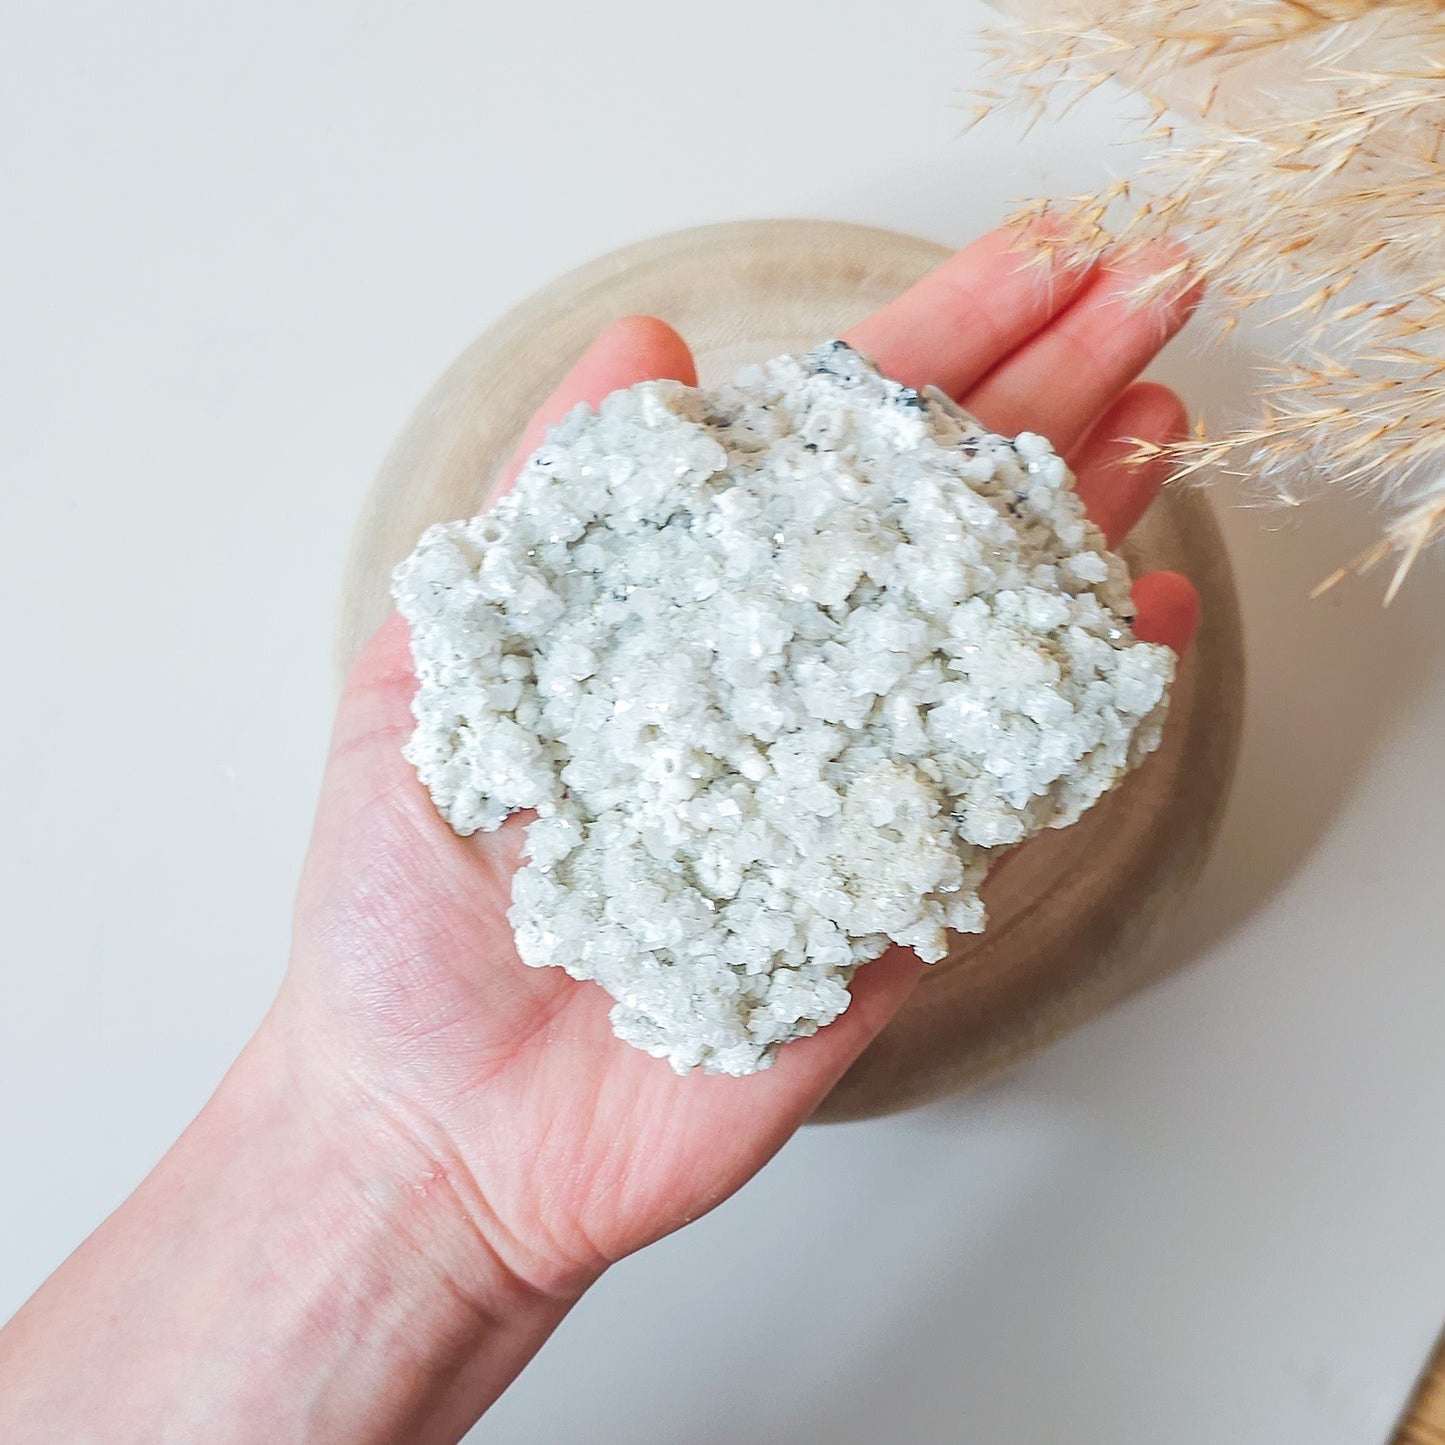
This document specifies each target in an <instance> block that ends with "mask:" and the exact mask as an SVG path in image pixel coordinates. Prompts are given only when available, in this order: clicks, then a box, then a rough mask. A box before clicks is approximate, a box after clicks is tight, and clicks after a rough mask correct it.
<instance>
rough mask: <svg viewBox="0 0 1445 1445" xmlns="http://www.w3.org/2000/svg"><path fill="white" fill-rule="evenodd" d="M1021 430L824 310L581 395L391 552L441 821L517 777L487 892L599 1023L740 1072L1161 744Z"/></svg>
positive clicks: (1152, 688)
mask: <svg viewBox="0 0 1445 1445" xmlns="http://www.w3.org/2000/svg"><path fill="white" fill-rule="evenodd" d="M1072 487H1073V479H1072V477H1071V476H1070V474H1069V472H1068V470H1067V468H1066V467H1065V466H1064V463H1063V462H1062V461H1061V460H1060V458H1059V457H1058V456H1056V455H1055V454H1054V452H1053V451H1052V450H1051V448H1050V446H1049V443H1048V442H1047V441H1045V440H1044V439H1043V438H1042V437H1040V436H1036V435H1033V434H1031V433H1027V432H1026V433H1023V434H1022V435H1020V436H1018V437H1017V438H1015V439H1013V440H1012V441H1009V440H1008V439H1006V438H1004V437H1000V436H995V435H993V434H992V433H990V432H988V431H986V430H985V429H984V428H983V427H981V426H980V425H979V424H978V423H977V422H976V421H974V420H973V419H972V418H971V417H970V416H968V414H967V413H966V412H964V411H962V410H961V409H960V408H959V407H958V406H956V405H955V404H954V403H953V402H952V401H951V400H949V398H947V397H946V396H944V395H943V394H942V393H941V392H938V391H935V390H931V389H930V390H928V391H925V392H923V393H919V392H916V391H913V390H911V389H909V388H906V387H902V386H899V385H897V384H896V383H894V382H892V381H889V380H886V379H885V378H883V377H882V376H880V375H879V374H878V372H877V371H876V370H874V368H873V367H872V366H871V365H870V364H869V363H868V362H867V361H866V360H865V359H864V358H862V357H861V356H859V355H858V354H857V353H856V352H854V351H852V350H850V349H849V348H848V347H846V346H845V345H844V344H843V343H841V342H832V343H830V344H828V345H826V346H822V347H819V348H818V349H817V350H815V351H813V352H811V353H809V354H808V355H807V356H804V357H801V358H798V357H781V358H779V359H777V360H775V361H771V362H769V363H767V364H766V365H763V366H755V367H749V368H747V369H745V370H744V371H742V372H741V373H740V374H739V375H738V377H737V378H736V380H735V381H734V382H733V383H732V384H731V385H728V386H723V387H721V388H719V389H717V390H715V391H701V390H697V389H694V388H689V387H685V386H682V385H680V384H678V383H675V382H668V381H657V382H645V383H642V384H641V385H638V386H634V387H632V388H630V389H628V390H625V391H619V392H616V393H614V394H613V395H611V396H609V397H608V398H606V400H604V401H603V402H602V404H601V406H600V407H599V408H598V410H597V411H596V412H593V411H592V410H590V409H589V408H587V407H584V406H579V407H578V408H577V409H576V410H574V411H573V412H572V413H570V414H569V415H568V416H567V417H566V418H565V419H564V420H563V421H562V422H561V423H560V424H559V425H558V426H556V427H554V428H553V429H552V430H551V432H550V433H549V434H548V436H547V439H546V441H545V443H544V444H543V446H542V447H541V449H540V450H539V451H538V452H537V453H536V454H535V455H534V456H533V457H532V458H531V459H530V460H529V461H528V462H527V464H526V465H525V466H524V467H523V469H522V472H521V474H520V476H519V478H518V480H517V483H516V486H515V487H514V489H513V490H512V491H511V492H510V493H509V494H508V495H507V496H506V497H504V498H503V499H502V500H501V501H500V502H498V503H497V505H496V506H495V507H493V508H492V510H491V511H489V512H487V513H486V514H484V515H483V516H480V517H476V518H474V519H472V520H471V521H465V522H451V523H447V524H444V525H439V526H434V527H432V528H430V529H429V530H428V531H427V532H426V533H425V535H424V536H423V537H422V538H421V541H420V542H419V544H418V546H417V548H416V551H415V552H414V553H413V554H412V555H411V557H409V558H408V559H407V560H406V561H405V562H404V563H402V564H401V566H400V567H398V568H397V570H396V573H395V577H394V583H393V590H394V595H395V598H396V602H397V605H398V607H399V608H400V610H401V612H402V615H403V616H404V617H405V618H406V620H407V622H408V623H409V625H410V628H411V639H412V653H413V658H414V660H415V665H416V672H417V677H418V682H419V687H418V690H417V693H416V697H415V701H414V704H413V711H414V713H415V716H416V723H417V726H416V731H415V733H414V734H413V736H412V738H411V740H410V742H409V744H408V745H407V748H406V756H407V758H408V759H409V760H410V761H411V763H412V764H413V765H414V766H415V767H416V769H417V772H418V774H419V776H420V778H421V780H422V782H423V783H424V784H425V785H426V787H427V788H428V789H429V790H430V793H431V796H432V798H433V799H434V801H435V803H436V806H437V808H438V809H439V810H440V812H441V813H442V815H443V816H444V817H445V818H446V819H447V821H448V822H449V823H450V824H451V825H452V827H453V828H454V829H456V831H457V832H458V833H462V834H468V833H471V832H473V831H475V830H477V829H484V830H491V829H495V828H497V827H499V826H500V825H501V823H502V821H503V819H504V818H506V817H507V816H508V815H509V814H511V813H514V812H516V811H518V810H522V809H534V810H535V811H536V814H537V817H536V818H535V820H534V821H532V822H531V823H530V824H529V825H528V830H527V847H526V852H527V856H528V858H529V859H530V863H529V865H528V866H526V867H524V868H523V869H521V870H520V871H519V872H518V873H517V875H516V878H515V881H514V884H513V894H512V897H513V903H512V908H511V911H510V913H509V918H510V920H511V922H512V926H513V929H514V932H515V936H516V945H517V950H518V953H519V954H520V956H521V958H522V960H523V961H524V962H525V963H527V964H530V965H532V966H533V967H545V966H557V967H561V968H564V969H565V970H566V971H567V972H568V973H569V974H571V975H572V976H573V977H574V978H579V979H593V980H596V981H597V982H598V983H600V984H601V985H602V986H603V987H604V988H605V989H606V990H607V991H608V993H610V994H611V995H612V997H613V998H614V999H615V1000H616V1003H615V1006H614V1007H613V1009H612V1014H611V1017H612V1023H613V1028H614V1031H615V1032H616V1033H617V1035H618V1037H619V1038H622V1039H625V1040H626V1041H627V1042H629V1043H632V1044H635V1045H637V1046H638V1047H639V1048H642V1049H645V1050H646V1051H647V1052H648V1053H650V1054H652V1055H654V1056H656V1057H659V1058H666V1059H668V1060H669V1061H670V1062H671V1064H672V1066H673V1067H674V1068H675V1069H676V1070H677V1071H678V1072H680V1073H683V1072H686V1071H688V1070H690V1069H692V1068H696V1067H701V1068H703V1069H704V1070H706V1071H708V1072H711V1073H719V1072H720V1073H728V1074H747V1073H752V1072H754V1071H756V1070H758V1069H761V1068H765V1067H767V1065H768V1064H769V1063H771V1062H772V1060H773V1057H774V1055H775V1053H776V1051H777V1049H778V1048H779V1046H780V1045H781V1044H783V1043H785V1042H787V1041H788V1040H790V1039H795V1038H801V1037H804V1036H806V1035H809V1034H812V1033H814V1032H816V1031H817V1030H818V1029H819V1028H821V1027H822V1026H823V1025H825V1024H827V1023H829V1022H831V1021H832V1020H833V1019H835V1018H837V1017H838V1015H839V1014H841V1013H842V1012H843V1011H844V1010H845V1009H846V1008H847V1006H848V1002H849V993H848V988H847V985H848V983H849V980H850V979H851V977H852V975H853V972H854V970H855V969H856V968H857V967H858V966H859V965H860V964H862V963H864V962H866V961H868V960H869V959H872V958H875V957H877V956H878V955H879V954H880V953H882V952H883V951H884V949H885V948H887V947H888V945H889V944H890V942H892V943H897V944H903V945H907V946H909V947H912V948H914V949H915V950H917V952H918V953H919V955H920V956H921V957H922V958H924V959H925V960H928V961H934V960H937V959H940V958H942V957H943V955H944V952H945V949H946V946H947V945H946V938H945V930H946V929H956V930H960V931H963V932H977V931H980V930H981V929H982V928H983V926H984V910H983V906H982V904H981V902H980V900H979V896H978V888H979V884H980V883H981V882H982V881H983V878H984V875H985V874H986V873H987V871H988V868H989V865H990V863H991V861H992V860H993V858H994V856H995V855H996V854H997V853H998V852H1000V851H1002V850H1004V849H1007V848H1010V847H1012V846H1013V845H1015V844H1017V843H1019V842H1021V841H1022V840H1023V839H1025V838H1027V837H1029V836H1030V835H1031V834H1033V833H1037V832H1038V831H1040V830H1041V829H1043V828H1046V827H1055V828H1058V827H1064V826H1066V825H1067V824H1069V823H1072V822H1074V821H1075V820H1076V819H1077V818H1078V817H1079V815H1080V814H1081V813H1082V812H1083V811H1084V810H1085V809H1086V808H1088V807H1089V806H1090V805H1091V804H1092V803H1093V802H1095V800H1097V799H1098V798H1099V797H1100V795H1101V794H1103V793H1104V792H1105V791H1106V790H1107V789H1108V788H1109V787H1111V786H1112V785H1113V784H1114V783H1115V782H1116V781H1117V780H1118V778H1119V777H1120V776H1121V775H1122V774H1123V773H1124V772H1126V771H1127V770H1128V769H1130V768H1132V767H1133V766H1135V765H1136V764H1137V763H1138V762H1139V761H1140V760H1141V759H1142V758H1143V757H1144V756H1145V755H1146V754H1147V753H1149V752H1150V751H1152V750H1153V749H1154V748H1155V747H1157V745H1158V743H1159V738H1160V731H1161V727H1162V724H1163V719H1164V713H1165V708H1166V706H1167V693H1168V687H1169V684H1170V682H1171V681H1172V678H1173V672H1174V657H1173V654H1172V653H1171V652H1170V651H1169V650H1168V649H1167V648H1164V647H1160V646H1156V645H1152V644H1146V643H1141V642H1138V641H1136V640H1135V639H1134V638H1133V636H1132V634H1131V633H1130V631H1129V626H1128V623H1129V619H1130V617H1131V616H1132V613H1131V608H1130V603H1129V590H1128V589H1129V578H1128V573H1127V569H1126V567H1125V565H1124V563H1123V562H1122V561H1121V559H1119V558H1118V557H1116V556H1114V555H1112V554H1111V553H1109V552H1108V551H1107V550H1106V549H1105V546H1104V542H1103V538H1102V535H1101V534H1100V532H1099V531H1098V529H1097V528H1095V527H1094V526H1093V525H1092V524H1091V523H1090V522H1088V521H1087V520H1086V519H1085V517H1084V515H1083V509H1082V506H1081V504H1080V503H1079V500H1078V498H1077V497H1076V496H1075V494H1074V492H1073V490H1072Z"/></svg>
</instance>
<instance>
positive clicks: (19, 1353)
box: [0, 1028, 570, 1445]
mask: <svg viewBox="0 0 1445 1445" xmlns="http://www.w3.org/2000/svg"><path fill="white" fill-rule="evenodd" d="M275 1032H276V1031H275V1030H274V1029H267V1028H263V1030H262V1032H261V1034H260V1035H258V1037H257V1038H256V1039H255V1040H254V1041H253V1042H252V1044H251V1045H250V1046H249V1047H248V1049H247V1050H246V1052H245V1054H243V1056H242V1058H241V1059H240V1061H239V1062H238V1063H237V1064H236V1066H235V1068H234V1069H233V1070H232V1071H231V1073H230V1074H229V1075H228V1076H227V1078H226V1080H225V1081H224V1083H223V1084H222V1086H221V1088H220V1089H219V1090H218V1091H217V1094H216V1096H215V1097H214V1098H213V1099H212V1100H211V1101H210V1103H209V1104H207V1106H206V1108H205V1110H204V1111H203V1112H202V1113H201V1115H200V1117H199V1118H198V1119H197V1120H196V1121H195V1122H194V1123H193V1124H192V1125H191V1127H190V1128H189V1129H188V1130H187V1131H186V1133H185V1134H184V1135H183V1136H182V1138H181V1139H180V1140H179V1141H178V1142H177V1143H176V1145H175V1146H174V1148H173V1149H172V1150H171V1151H170V1152H169V1153H168V1154H167V1155H166V1157H165V1158H164V1159H163V1160H162V1162H161V1163H160V1164H159V1165H158V1166H157V1168H156V1169H155V1170H154V1172H153V1173H152V1174H151V1175H150V1177H149V1178H147V1179H146V1180H145V1182H144V1183H143V1184H142V1185H141V1186H140V1188H139V1189H138V1190H137V1191H136V1193H135V1194H134V1195H132V1197H131V1198H130V1199H129V1200H127V1201H126V1203H125V1204H124V1205H122V1207H121V1208H120V1209H119V1210H117V1212H116V1213H115V1214H114V1215H113V1216H112V1217H111V1218H110V1219H109V1220H107V1221H106V1222H105V1224H103V1225H102V1226H101V1227H100V1229H98V1230H97V1231H96V1233H95V1234H94V1235H92V1236H91V1238H90V1239H88V1240H87V1241H86V1242H85V1243H84V1244H83V1245H82V1246H81V1247H80V1249H78V1250H77V1251H76V1252H75V1254H74V1255H72V1256H71V1258H70V1259H69V1260H67V1261H66V1263H65V1264H64V1265H63V1266H62V1267H61V1268H60V1269H59V1270H58V1271H57V1272H56V1274H55V1275H54V1276H52V1278H51V1279H50V1280H49V1281H48V1282H47V1283H46V1285H45V1286H44V1287H43V1288H42V1289H41V1290H40V1292H39V1293H38V1294H37V1295H36V1296H35V1298H34V1299H32V1300H31V1301H30V1303H29V1304H28V1305H26V1306H25V1308H24V1309H23V1310H22V1311H21V1312H20V1314H19V1315H17V1316H16V1317H15V1319H14V1320H13V1321H12V1322H11V1323H10V1325H9V1326H7V1327H6V1329H5V1330H4V1331H3V1332H0V1439H4V1440H25V1441H27V1442H43V1441H57V1442H58V1441H64V1442H66V1445H81V1442H90V1441H96V1442H100V1441H104V1442H106V1445H121V1442H130V1441H135V1442H141V1441H144V1442H146V1445H155V1442H158V1441H191V1440H196V1441H201V1440H204V1441H206V1442H226V1441H250V1440H257V1441H266V1442H268V1445H280V1442H286V1441H299V1440H305V1441H331V1440H336V1441H346V1442H348V1445H350V1442H383V1441H406V1442H413V1441H417V1442H431V1441H450V1440H455V1439H456V1438H458V1437H459V1436H460V1435H461V1434H463V1433H464V1432H465V1430H466V1429H467V1428H468V1427H469V1426H470V1425H471V1423H472V1422H473V1420H475V1418H476V1417H477V1416H478V1415H479V1414H480V1413H481V1412H482V1411H483V1410H484V1409H485V1408H486V1407H487V1405H489V1404H490V1403H491V1401H492V1400H493V1399H495V1398H496V1396H497V1395H498V1394H499V1393H500V1392H501V1391H502V1389H504V1388H505V1387H506V1385H507V1384H508V1383H509V1382H510V1381H511V1380H512V1379H513V1378H514V1377H515V1375H516V1374H517V1372H518V1371H519V1370H520V1369H521V1368H522V1366H523V1365H524V1364H525V1363H526V1362H527V1360H528V1359H530V1357H531V1356H532V1354H533V1353H535V1351H536V1350H537V1348H538V1347H539V1346H540V1345H541V1343H542V1341H543V1340H544V1339H545V1338H546V1337H547V1335H548V1334H549V1333H550V1332H551V1330H552V1329H553V1328H555V1326H556V1325H557V1323H558V1322H559V1321H560V1320H561V1318H562V1316H563V1315H564V1314H565V1313H566V1310H567V1308H568V1305H569V1303H570V1301H569V1300H568V1299H565V1298H551V1297H547V1296H544V1295H541V1294H539V1293H538V1292H536V1291H534V1290H532V1289H530V1288H528V1287H527V1286H525V1285H524V1284H522V1283H521V1282H520V1281H518V1280H517V1279H516V1278H515V1277H513V1276H512V1275H511V1274H510V1272H509V1271H508V1270H507V1269H506V1268H505V1267H503V1265H502V1264H501V1263H500V1261H498V1260H497V1258H496V1256H495V1254H494V1253H493V1252H492V1251H491V1250H490V1249H489V1247H488V1245H487V1243H486V1241H485V1240H484V1239H483V1238H480V1237H479V1231H478V1229H477V1227H476V1223H475V1221H474V1219H473V1218H472V1217H471V1211H470V1210H469V1208H468V1207H467V1205H466V1202H465V1201H461V1200H459V1199H458V1198H457V1197H456V1196H455V1194H454V1189H453V1182H452V1180H451V1178H450V1177H449V1175H448V1173H447V1171H446V1170H445V1168H443V1167H440V1166H439V1165H438V1162H437V1161H436V1159H435V1158H433V1157H431V1156H430V1155H429V1154H428V1151H427V1150H426V1149H424V1148H423V1147H421V1146H420V1145H419V1144H418V1143H417V1142H416V1141H414V1140H411V1139H409V1138H407V1137H406V1136H405V1133H404V1131H402V1130H399V1129H397V1128H396V1127H395V1126H394V1125H393V1124H392V1122H391V1121H389V1120H387V1119H385V1118H384V1116H382V1115H381V1114H380V1113H379V1111H369V1110H368V1109H367V1108H366V1107H365V1105H364V1104H362V1103H360V1102H352V1101H347V1100H342V1099H338V1098H336V1097H334V1096H333V1095H327V1094H325V1093H323V1092H322V1091H319V1090H318V1089H317V1088H316V1087H315V1085H314V1082H313V1081H311V1080H309V1079H306V1078H301V1077H298V1076H297V1075H298V1070H297V1069H296V1068H295V1067H294V1064H293V1062H292V1060H291V1058H290V1055H289V1054H288V1051H287V1050H286V1049H285V1048H284V1047H283V1046H281V1045H280V1044H279V1042H278V1041H277V1039H276V1038H275V1037H274V1033H275Z"/></svg>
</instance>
